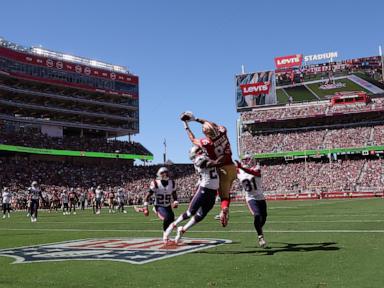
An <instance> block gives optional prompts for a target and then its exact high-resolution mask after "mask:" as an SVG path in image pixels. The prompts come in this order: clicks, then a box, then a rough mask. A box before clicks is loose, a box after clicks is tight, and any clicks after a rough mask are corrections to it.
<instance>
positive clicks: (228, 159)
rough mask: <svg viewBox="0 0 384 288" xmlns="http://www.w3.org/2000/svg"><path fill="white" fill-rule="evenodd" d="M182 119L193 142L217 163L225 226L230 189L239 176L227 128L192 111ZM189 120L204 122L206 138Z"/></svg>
mask: <svg viewBox="0 0 384 288" xmlns="http://www.w3.org/2000/svg"><path fill="white" fill-rule="evenodd" d="M180 119H181V120H182V121H183V122H184V128H185V130H186V131H187V134H188V137H189V139H190V140H191V141H192V143H193V144H194V145H197V146H199V147H201V148H203V150H204V151H205V152H206V154H207V155H208V157H209V158H210V159H212V160H214V161H215V162H216V163H217V167H218V172H219V177H220V187H219V196H220V199H221V212H220V222H221V225H222V226H223V227H225V226H227V224H228V220H229V204H230V190H231V187H232V183H233V181H235V179H236V176H237V175H236V166H235V164H234V163H233V161H232V150H231V144H230V143H229V139H228V136H227V129H226V128H225V127H224V126H219V125H217V124H215V123H213V122H210V121H207V120H204V119H199V118H195V116H194V115H193V113H192V112H184V113H182V114H181V117H180ZM189 121H196V122H198V123H200V124H202V128H203V134H204V135H205V136H206V138H203V139H197V138H196V137H195V135H194V134H193V133H192V131H191V129H190V128H189V125H188V122H189Z"/></svg>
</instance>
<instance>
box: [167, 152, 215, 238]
mask: <svg viewBox="0 0 384 288" xmlns="http://www.w3.org/2000/svg"><path fill="white" fill-rule="evenodd" d="M189 158H190V159H191V160H192V162H193V164H194V166H195V169H196V172H197V173H198V174H199V181H198V184H197V187H198V188H197V191H196V193H195V195H194V196H193V198H192V200H191V203H190V204H189V207H188V210H187V211H185V212H184V213H183V214H181V215H180V216H179V217H178V218H177V219H176V221H174V222H173V223H172V224H171V225H169V227H168V228H167V230H166V231H165V236H166V237H167V238H168V237H169V235H170V234H171V232H172V230H173V229H174V228H176V227H177V225H179V224H180V223H181V222H182V221H184V220H187V219H189V218H191V217H192V218H191V219H190V220H189V221H188V222H187V224H185V225H184V226H180V227H178V228H177V235H176V237H175V243H178V242H179V241H180V239H181V237H182V236H183V234H184V233H185V232H186V231H188V230H189V229H190V228H191V227H192V226H194V225H195V224H197V223H199V222H200V221H202V220H203V219H204V218H205V216H207V214H208V212H209V211H211V209H212V208H213V206H214V205H215V201H216V195H217V190H218V189H219V186H220V179H219V173H218V171H217V168H215V167H214V166H215V165H216V163H215V162H214V161H212V160H210V159H209V157H208V156H206V155H205V154H204V152H203V149H202V148H201V147H199V146H197V145H194V146H192V148H191V149H190V151H189Z"/></svg>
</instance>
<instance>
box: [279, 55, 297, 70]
mask: <svg viewBox="0 0 384 288" xmlns="http://www.w3.org/2000/svg"><path fill="white" fill-rule="evenodd" d="M302 62H303V55H302V54H296V55H289V56H282V57H276V58H275V65H276V68H277V69H284V68H292V67H298V66H301V63H302Z"/></svg>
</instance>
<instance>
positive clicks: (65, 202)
mask: <svg viewBox="0 0 384 288" xmlns="http://www.w3.org/2000/svg"><path fill="white" fill-rule="evenodd" d="M60 199H61V207H62V209H63V215H69V214H70V213H69V196H68V191H67V190H65V189H64V190H63V192H61V194H60Z"/></svg>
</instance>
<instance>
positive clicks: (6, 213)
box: [1, 187, 12, 219]
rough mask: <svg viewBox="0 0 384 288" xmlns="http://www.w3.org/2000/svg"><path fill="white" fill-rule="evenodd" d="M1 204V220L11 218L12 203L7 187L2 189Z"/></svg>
mask: <svg viewBox="0 0 384 288" xmlns="http://www.w3.org/2000/svg"><path fill="white" fill-rule="evenodd" d="M1 196H2V198H3V201H2V204H3V219H5V218H6V217H8V218H9V217H11V201H12V193H11V192H10V191H9V190H8V188H7V187H4V188H3V193H2V195H1Z"/></svg>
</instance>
